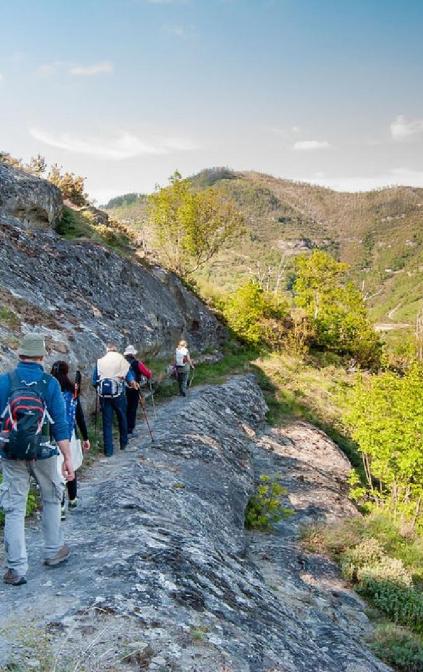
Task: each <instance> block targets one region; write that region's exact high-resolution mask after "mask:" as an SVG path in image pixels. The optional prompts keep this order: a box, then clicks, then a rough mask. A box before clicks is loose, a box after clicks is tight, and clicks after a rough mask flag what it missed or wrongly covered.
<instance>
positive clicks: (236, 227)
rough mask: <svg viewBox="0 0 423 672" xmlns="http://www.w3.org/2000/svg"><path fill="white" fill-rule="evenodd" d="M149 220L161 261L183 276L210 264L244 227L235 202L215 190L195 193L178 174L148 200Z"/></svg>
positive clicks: (210, 189) (187, 275)
mask: <svg viewBox="0 0 423 672" xmlns="http://www.w3.org/2000/svg"><path fill="white" fill-rule="evenodd" d="M148 217H149V223H150V226H151V228H152V231H153V237H154V242H155V245H156V248H157V250H158V253H159V256H160V259H161V261H162V262H163V263H164V264H165V265H166V266H167V267H168V268H170V269H171V270H173V271H175V272H176V273H178V274H179V275H181V276H182V277H189V276H190V275H192V273H194V272H195V271H196V270H198V269H199V268H201V266H203V265H204V264H206V263H207V262H208V261H210V259H212V258H213V257H214V256H215V255H216V254H217V252H218V251H219V250H220V249H221V248H222V247H224V246H225V245H227V244H228V243H229V242H230V240H233V239H234V237H235V236H236V235H239V233H240V232H241V230H242V227H243V218H242V215H241V214H240V213H239V212H238V211H237V210H236V208H235V206H234V204H233V203H232V202H230V201H227V200H224V199H223V198H222V197H221V195H219V193H218V192H217V191H215V190H214V189H213V188H209V189H205V190H204V191H200V192H195V191H193V190H192V188H191V184H190V182H189V180H186V179H182V176H181V175H180V173H178V172H175V173H174V174H173V175H172V177H171V178H170V185H169V186H168V187H164V188H162V189H159V190H158V191H156V192H155V193H154V194H152V195H151V196H150V197H149V198H148Z"/></svg>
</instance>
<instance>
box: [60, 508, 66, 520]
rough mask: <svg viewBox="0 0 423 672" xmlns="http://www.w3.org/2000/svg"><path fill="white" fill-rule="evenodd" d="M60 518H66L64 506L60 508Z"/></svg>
mask: <svg viewBox="0 0 423 672" xmlns="http://www.w3.org/2000/svg"><path fill="white" fill-rule="evenodd" d="M60 520H66V506H65V505H64V504H63V506H62V507H61V509H60Z"/></svg>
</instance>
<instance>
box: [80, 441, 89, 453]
mask: <svg viewBox="0 0 423 672" xmlns="http://www.w3.org/2000/svg"><path fill="white" fill-rule="evenodd" d="M90 448H91V443H90V442H89V440H88V439H87V440H86V441H83V442H82V450H83V451H84V453H88V451H89V449H90Z"/></svg>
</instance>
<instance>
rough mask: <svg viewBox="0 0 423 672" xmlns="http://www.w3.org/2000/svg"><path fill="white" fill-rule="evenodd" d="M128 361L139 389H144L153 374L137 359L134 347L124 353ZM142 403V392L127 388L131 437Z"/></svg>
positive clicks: (127, 412)
mask: <svg viewBox="0 0 423 672" xmlns="http://www.w3.org/2000/svg"><path fill="white" fill-rule="evenodd" d="M123 355H124V357H125V358H126V361H127V362H128V364H129V366H130V367H131V371H132V373H133V374H134V377H135V380H136V382H137V383H138V387H139V388H140V387H143V386H144V385H146V384H147V383H148V381H150V380H151V378H152V376H153V374H152V372H151V371H150V369H149V368H148V367H147V366H146V365H145V364H144V362H141V361H140V360H138V359H137V358H136V355H137V351H136V350H135V348H134V346H133V345H128V347H127V348H126V349H125V352H124V353H123ZM139 401H140V391H139V389H135V388H133V387H127V388H126V403H127V411H126V417H127V421H128V434H129V435H130V436H131V435H132V434H133V433H134V430H135V424H136V421H137V410H138V404H139Z"/></svg>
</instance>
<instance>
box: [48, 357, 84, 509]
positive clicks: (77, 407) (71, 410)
mask: <svg viewBox="0 0 423 672" xmlns="http://www.w3.org/2000/svg"><path fill="white" fill-rule="evenodd" d="M51 374H52V376H54V377H55V378H56V380H57V381H58V382H59V385H60V389H61V390H62V396H63V401H64V403H65V409H66V419H67V422H68V437H69V441H70V447H71V454H72V465H73V468H74V472H75V478H74V479H73V480H72V481H67V483H66V489H67V492H68V508H69V510H71V511H72V510H73V509H76V507H77V505H78V496H77V495H78V484H77V478H76V471H77V469H79V467H80V466H81V464H82V451H83V452H87V451H88V450H89V449H90V441H89V439H88V430H87V423H86V422H85V416H84V411H83V409H82V406H81V399H80V387H81V383H80V377H79V376H78V379H75V382H74V383H72V382H71V380H70V379H69V365H68V364H67V362H64V361H63V360H58V361H57V362H54V364H53V366H52V368H51ZM78 430H79V433H80V435H81V437H82V449H81V441H80V439H79V438H78ZM65 518H66V506H65V493H63V499H62V520H65Z"/></svg>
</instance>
